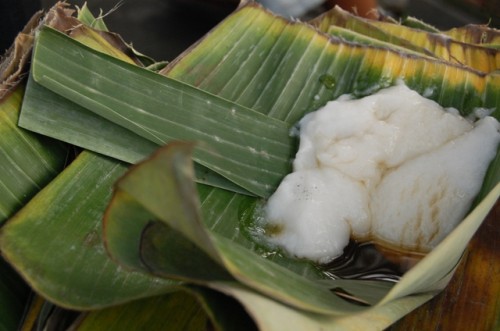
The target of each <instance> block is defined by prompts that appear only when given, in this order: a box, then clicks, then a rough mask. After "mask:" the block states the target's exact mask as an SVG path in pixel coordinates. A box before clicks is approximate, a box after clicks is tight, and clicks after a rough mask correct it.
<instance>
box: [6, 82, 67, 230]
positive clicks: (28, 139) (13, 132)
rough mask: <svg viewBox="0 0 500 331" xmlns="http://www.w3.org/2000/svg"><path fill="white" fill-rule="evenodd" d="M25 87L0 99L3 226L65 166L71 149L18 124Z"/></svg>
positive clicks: (20, 87)
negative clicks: (23, 128) (20, 127)
mask: <svg viewBox="0 0 500 331" xmlns="http://www.w3.org/2000/svg"><path fill="white" fill-rule="evenodd" d="M23 92H24V88H23V86H19V87H18V88H16V89H15V91H13V92H12V93H11V94H10V95H7V96H5V97H4V98H3V99H2V100H0V133H1V136H2V139H1V140H0V225H1V224H2V223H4V222H5V221H6V220H7V219H8V218H9V217H10V216H12V215H13V214H14V213H15V212H16V211H18V210H19V209H20V208H21V207H22V206H23V205H24V204H25V203H26V202H28V201H29V199H30V198H31V197H32V196H33V195H35V193H37V192H38V191H39V190H40V189H41V188H43V187H44V186H45V185H46V184H47V183H48V182H50V180H52V179H53V178H54V177H55V176H56V175H57V174H58V173H59V172H60V171H61V170H62V168H63V167H64V165H65V163H66V158H67V154H68V152H67V146H65V145H64V144H62V143H61V142H59V141H55V140H52V139H48V138H46V137H42V136H38V135H35V134H33V133H31V132H28V131H26V130H22V129H19V128H18V127H17V125H16V123H17V120H18V117H19V112H20V106H21V100H22V96H23Z"/></svg>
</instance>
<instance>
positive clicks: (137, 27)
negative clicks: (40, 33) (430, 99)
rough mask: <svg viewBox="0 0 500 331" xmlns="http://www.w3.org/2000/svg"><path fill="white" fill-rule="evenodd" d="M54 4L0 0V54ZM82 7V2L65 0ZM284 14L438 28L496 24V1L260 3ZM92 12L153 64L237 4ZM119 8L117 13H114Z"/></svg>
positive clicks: (182, 1) (185, 1)
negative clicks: (384, 18) (403, 20)
mask: <svg viewBox="0 0 500 331" xmlns="http://www.w3.org/2000/svg"><path fill="white" fill-rule="evenodd" d="M56 2H57V0H0V13H2V20H0V54H3V53H4V51H5V49H6V48H8V47H9V46H10V44H11V43H12V41H13V39H14V37H15V36H16V35H17V33H18V32H19V31H20V30H21V29H22V28H23V26H24V24H25V23H26V22H27V21H28V19H29V18H30V17H31V15H32V14H33V13H34V12H35V11H36V10H39V9H48V8H50V7H51V6H52V5H53V4H54V3H56ZM68 2H69V3H71V4H74V5H78V6H81V5H83V3H84V2H85V1H80V0H68ZM259 2H261V3H262V4H263V5H264V6H266V7H268V8H270V9H271V10H272V11H274V12H276V13H279V14H281V15H283V16H292V17H297V18H300V19H304V20H307V19H309V18H312V17H315V16H317V15H318V14H320V13H321V12H323V11H325V10H327V9H328V8H330V7H332V6H334V5H337V4H338V5H340V6H341V7H342V8H344V9H346V10H352V8H354V7H355V8H357V9H356V11H357V13H358V14H360V15H362V16H370V13H373V12H372V11H371V10H372V9H373V8H379V9H382V10H383V11H385V13H387V14H389V15H391V16H394V17H401V16H405V15H410V16H414V17H416V18H419V19H422V20H424V21H425V22H427V23H429V24H431V25H434V26H435V27H437V28H439V29H443V30H446V29H449V28H452V27H456V26H460V25H465V24H468V23H476V24H489V25H490V26H491V27H496V28H498V27H499V26H500V0H352V1H351V0H260V1H259ZM87 4H88V6H89V8H90V9H91V10H92V12H93V13H94V14H99V12H102V13H103V14H104V15H106V20H105V21H106V23H107V24H108V27H109V29H110V30H111V31H113V32H117V33H119V34H120V35H121V36H122V37H123V39H124V40H125V41H126V42H130V43H132V44H133V45H134V47H135V48H136V49H137V50H138V51H140V52H142V53H144V54H146V55H149V56H151V57H153V58H154V59H155V60H172V59H174V58H175V57H176V56H177V55H178V54H180V53H181V52H182V51H183V50H185V49H186V48H187V47H189V46H190V45H191V44H193V43H194V42H195V41H196V40H198V39H199V38H200V37H202V36H203V35H204V34H205V33H206V32H207V31H209V30H210V29H211V28H212V27H213V26H215V25H216V24H217V23H218V22H220V21H221V20H222V19H223V18H224V17H226V16H227V15H229V14H230V13H231V12H232V11H233V10H234V9H235V8H236V7H237V6H238V4H239V0H122V1H120V0H87ZM118 8H119V9H118ZM115 9H117V10H115Z"/></svg>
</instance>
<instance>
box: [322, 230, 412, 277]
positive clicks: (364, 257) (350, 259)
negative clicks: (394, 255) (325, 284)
mask: <svg viewBox="0 0 500 331" xmlns="http://www.w3.org/2000/svg"><path fill="white" fill-rule="evenodd" d="M319 268H320V269H321V270H322V271H323V273H324V274H325V275H326V276H327V277H328V278H332V279H338V278H342V279H363V280H385V281H391V282H397V281H398V280H399V279H400V278H401V276H402V275H403V273H404V272H405V271H407V268H406V267H405V266H404V265H401V264H399V263H395V262H392V261H390V260H389V259H387V258H386V257H385V256H384V255H383V254H382V253H381V252H380V251H379V250H378V249H377V247H376V246H375V245H374V244H372V243H359V242H356V241H353V240H351V241H350V242H349V245H348V246H347V247H346V248H345V249H344V254H342V255H341V256H339V257H338V258H336V259H335V260H333V261H332V262H330V263H328V264H325V265H321V266H319Z"/></svg>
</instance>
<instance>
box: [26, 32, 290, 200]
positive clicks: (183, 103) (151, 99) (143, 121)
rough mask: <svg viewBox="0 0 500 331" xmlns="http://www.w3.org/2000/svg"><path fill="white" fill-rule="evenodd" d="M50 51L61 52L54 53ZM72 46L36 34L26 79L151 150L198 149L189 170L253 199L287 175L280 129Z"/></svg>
mask: <svg viewBox="0 0 500 331" xmlns="http://www.w3.org/2000/svg"><path fill="white" fill-rule="evenodd" d="M56 43H61V44H60V45H59V46H61V47H58V48H57V51H54V50H55V48H52V45H51V44H56ZM77 44H78V43H76V42H75V41H73V40H72V39H70V38H68V37H66V36H64V35H62V34H60V33H59V32H56V31H55V30H49V29H43V30H42V31H41V32H40V33H39V36H38V42H37V44H36V47H35V50H34V53H35V56H34V61H33V66H32V73H33V77H34V79H35V80H36V81H37V82H38V83H40V84H41V85H43V86H45V87H48V88H49V89H52V90H55V91H57V92H58V93H60V94H62V95H64V96H65V97H68V98H70V99H71V100H72V101H74V102H75V103H78V104H80V105H81V106H84V107H87V108H89V109H91V110H92V111H94V112H95V113H96V114H98V115H100V116H102V117H104V118H106V119H108V120H110V121H112V122H114V123H116V124H119V125H121V126H123V127H125V128H127V129H129V130H131V131H133V132H134V133H136V134H138V135H140V136H142V137H144V138H146V139H148V140H150V141H152V142H155V143H156V144H163V143H166V142H168V141H171V140H173V139H188V140H196V141H203V142H206V143H207V144H206V145H205V144H203V145H201V144H200V145H199V147H198V148H197V152H196V153H195V159H196V160H197V162H199V163H201V164H203V165H204V166H206V167H207V168H209V169H211V170H213V171H215V172H217V173H219V174H221V175H222V176H224V177H226V178H228V179H230V180H232V181H233V182H235V183H236V184H238V185H240V186H241V187H243V188H244V189H247V190H248V191H250V192H252V193H254V194H256V195H258V196H268V195H269V194H270V193H271V192H272V191H273V190H274V189H275V188H276V187H277V185H278V183H279V181H280V180H281V179H282V178H283V176H284V174H286V173H287V172H289V171H290V169H291V165H290V161H289V160H290V157H291V153H292V149H293V147H294V139H293V138H292V137H290V135H289V131H290V126H289V125H287V124H286V123H283V122H281V121H277V120H274V119H272V118H269V117H266V116H263V115H262V114H260V113H258V112H255V111H252V110H250V109H247V108H244V107H241V106H240V105H238V104H235V103H231V102H229V101H227V100H223V99H221V98H218V97H216V96H214V95H210V94H208V93H206V92H204V91H201V90H199V89H194V88H192V87H190V86H188V85H185V84H182V83H180V82H178V81H174V80H171V79H168V78H165V77H162V76H160V75H158V74H154V73H152V72H150V71H148V70H145V69H141V68H138V67H136V66H130V65H126V64H125V63H123V62H121V61H116V60H115V58H112V57H108V56H106V55H104V54H102V53H98V52H95V51H93V50H91V49H89V48H82V49H81V51H82V52H83V53H75V50H76V49H77V48H76V47H74V45H77ZM80 47H82V46H80ZM66 50H67V51H68V52H66ZM82 61H83V62H82ZM57 62H59V64H57ZM78 62H79V63H78ZM54 65H55V67H54ZM95 66H98V67H101V69H103V70H99V72H96V71H95V69H94V68H95ZM72 75H77V76H79V77H80V78H81V79H82V80H85V82H82V81H80V82H77V81H76V80H75V76H72ZM125 76H126V77H127V79H126V80H123V79H124V77H125ZM92 82H95V83H96V84H97V85H95V86H92ZM124 82H126V84H125V83H124ZM88 84H90V85H88ZM85 86H86V87H85ZM155 90H158V91H160V90H161V93H157V94H153V93H151V91H155ZM77 91H78V92H77ZM110 93H119V94H121V98H120V99H117V98H115V97H111V96H110V95H111V94H110ZM247 176H248V177H250V178H252V179H251V180H249V179H248V177H247Z"/></svg>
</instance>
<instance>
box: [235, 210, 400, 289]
mask: <svg viewBox="0 0 500 331" xmlns="http://www.w3.org/2000/svg"><path fill="white" fill-rule="evenodd" d="M264 206H265V204H264V202H263V201H259V202H255V201H252V202H250V203H249V204H248V203H247V204H244V205H243V206H242V207H243V208H241V210H240V214H239V218H240V225H241V227H240V230H241V231H242V233H243V234H244V235H245V237H247V238H248V239H250V240H251V241H252V242H254V243H255V244H256V245H257V247H259V249H258V251H261V253H262V254H261V255H262V256H264V257H269V256H274V255H275V254H279V255H286V254H285V253H283V252H281V250H280V249H279V248H278V247H272V246H269V245H268V244H266V239H265V238H266V236H268V235H273V234H275V232H278V233H279V228H274V227H272V226H269V224H266V222H265V216H264ZM315 266H316V268H318V269H319V270H320V271H321V272H322V273H323V274H324V276H325V278H330V279H360V280H384V281H390V282H397V281H398V280H399V279H400V278H401V276H402V275H403V274H404V273H405V272H406V271H407V270H408V269H409V268H410V266H409V264H408V263H407V262H406V260H405V256H404V255H400V256H398V254H394V252H390V254H388V252H387V251H386V250H384V249H380V247H377V246H376V245H375V244H373V243H370V242H357V241H355V240H351V241H350V242H349V245H348V246H347V247H345V248H344V253H343V254H342V255H341V256H339V257H338V258H336V259H334V260H333V261H332V262H329V263H327V264H323V265H319V264H315Z"/></svg>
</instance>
